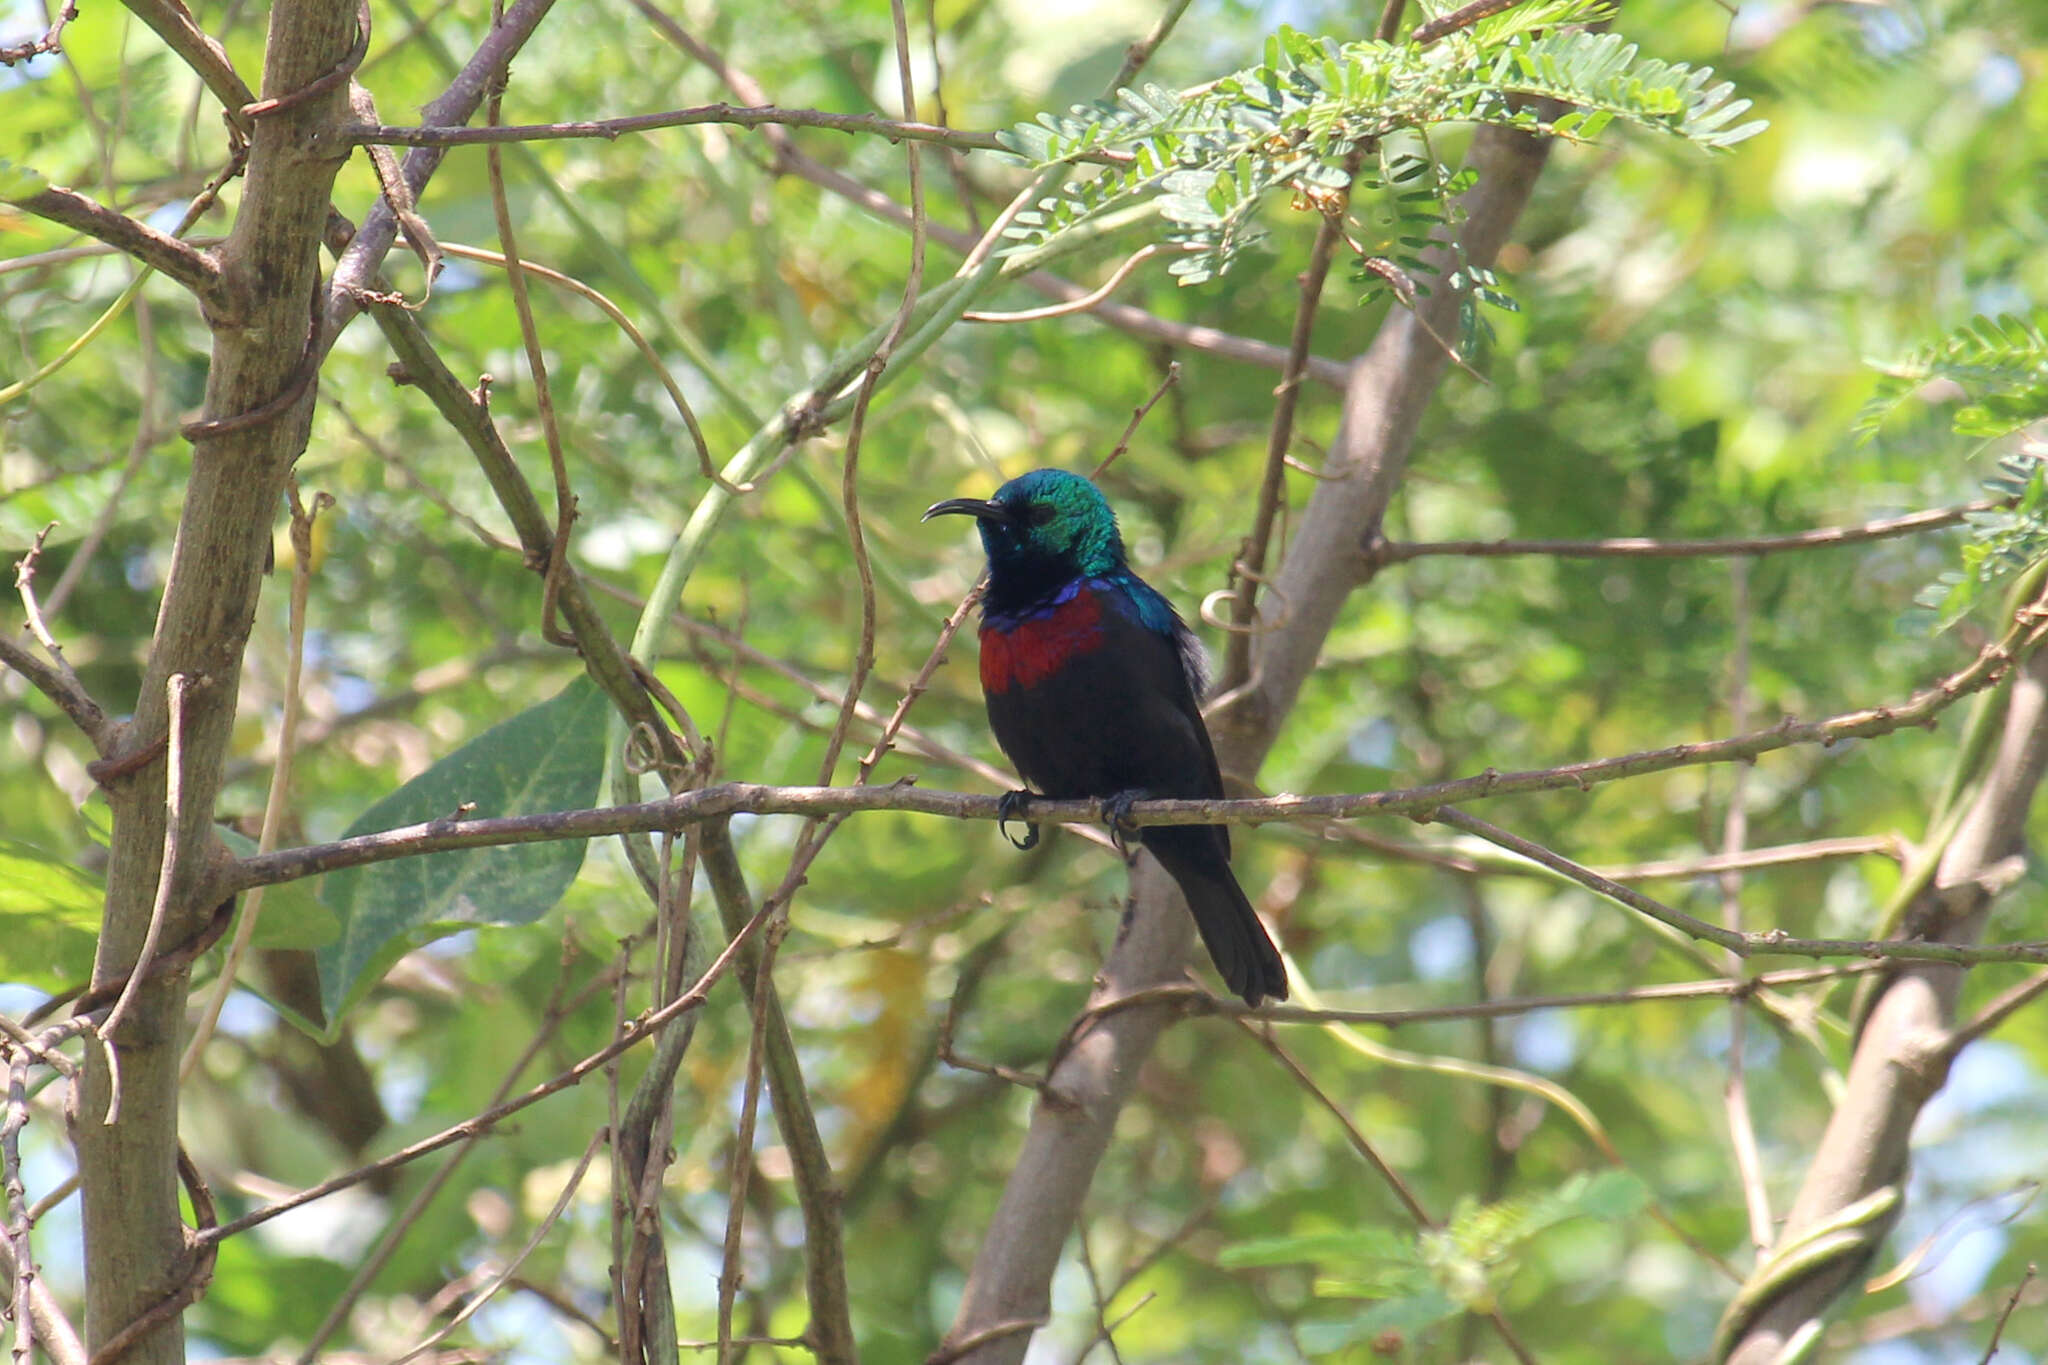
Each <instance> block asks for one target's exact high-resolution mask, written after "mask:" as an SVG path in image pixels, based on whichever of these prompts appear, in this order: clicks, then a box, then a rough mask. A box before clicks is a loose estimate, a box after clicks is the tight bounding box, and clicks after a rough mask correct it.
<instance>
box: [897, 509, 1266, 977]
mask: <svg viewBox="0 0 2048 1365" xmlns="http://www.w3.org/2000/svg"><path fill="white" fill-rule="evenodd" d="M949 512H957V513H961V514H964V515H966V516H971V517H973V518H974V519H975V522H976V523H977V524H978V526H979V528H980V531H981V546H982V549H983V550H984V551H986V552H987V554H988V593H987V595H986V596H985V597H984V598H983V599H982V606H981V690H982V695H983V697H984V698H985V699H986V701H987V703H988V721H989V726H990V728H992V729H993V730H994V731H995V735H996V743H998V744H1000V745H1001V746H1002V749H1003V752H1004V753H1005V754H1008V755H1009V757H1010V761H1011V762H1012V763H1014V764H1016V765H1017V772H1018V773H1019V774H1020V775H1021V776H1022V777H1023V779H1024V781H1025V782H1026V783H1027V784H1029V786H1031V787H1035V788H1037V790H1038V792H1039V793H1040V794H1042V795H1044V796H1048V797H1053V798H1056V799H1066V800H1070V799H1077V798H1084V797H1096V798H1100V799H1101V800H1102V803H1103V806H1102V810H1103V818H1104V819H1106V820H1108V821H1109V822H1110V825H1111V828H1113V829H1116V828H1119V827H1120V826H1121V825H1122V824H1123V822H1124V820H1125V819H1127V818H1128V814H1129V809H1130V803H1131V802H1133V801H1136V800H1140V799H1143V798H1146V797H1194V798H1206V797H1220V796H1222V795H1223V775H1222V773H1221V772H1220V771H1218V769H1217V767H1216V750H1215V747H1214V746H1213V745H1212V744H1211V743H1210V741H1209V730H1208V727H1207V726H1205V725H1204V724H1203V723H1202V713H1201V709H1200V707H1199V706H1198V705H1197V699H1198V698H1199V697H1200V696H1201V694H1202V689H1203V686H1204V679H1203V673H1204V671H1205V670H1204V667H1203V658H1202V646H1201V644H1200V642H1198V641H1197V640H1196V639H1195V636H1194V633H1193V632H1192V631H1190V630H1189V629H1188V628H1187V625H1186V623H1185V622H1183V621H1182V620H1181V619H1180V616H1179V614H1178V613H1177V612H1175V611H1174V609H1173V606H1172V604H1171V603H1169V602H1168V601H1167V600H1166V599H1165V598H1164V597H1162V596H1160V595H1159V593H1158V592H1157V591H1155V590H1154V589H1153V588H1152V587H1151V585H1150V584H1148V583H1146V582H1145V581H1144V580H1143V579H1141V578H1139V577H1138V576H1137V575H1136V574H1135V573H1132V572H1131V567H1130V564H1129V563H1128V562H1127V560H1126V558H1125V555H1124V541H1123V536H1122V534H1121V533H1120V532H1119V531H1118V530H1117V524H1116V513H1114V512H1112V511H1111V510H1110V507H1109V503H1108V502H1107V501H1105V500H1104V499H1103V496H1102V493H1101V491H1100V490H1099V489H1097V488H1096V487H1095V485H1094V484H1093V483H1090V482H1089V481H1088V480H1087V479H1084V478H1082V477H1081V476H1080V475H1078V474H1069V473H1067V472H1066V471H1065V470H1060V469H1034V470H1032V471H1031V472H1030V473H1029V474H1024V475H1020V476H1019V477H1017V478H1014V479H1012V480H1010V481H1009V482H1008V483H1006V484H1004V485H1003V486H1002V487H1001V488H999V489H997V490H996V495H995V496H994V497H992V498H990V499H988V500H987V501H986V502H983V501H981V500H980V499H978V498H948V499H947V500H945V501H944V502H935V503H933V504H932V505H931V506H930V507H929V508H927V509H925V514H924V520H927V521H929V520H930V519H931V518H933V517H936V516H942V515H944V514H946V513H949ZM1031 794H1032V793H1031V792H1030V791H1017V792H1011V793H1009V794H1008V795H1007V796H1006V797H1004V807H1003V809H1004V811H1005V812H1006V813H1007V812H1008V811H1010V810H1013V809H1015V808H1016V806H1017V804H1018V803H1019V802H1021V801H1022V800H1024V799H1026V798H1028V797H1029V796H1030V795H1031ZM1138 838H1139V840H1140V842H1142V843H1143V844H1144V846H1145V847H1146V848H1148V849H1150V850H1151V852H1152V856H1153V857H1155V858H1157V859H1158V860H1159V862H1160V864H1161V865H1162V866H1164V867H1165V868H1166V870H1167V872H1169V873H1170V874H1172V876H1173V879H1174V881H1176V882H1178V883H1179V884H1180V889H1181V894H1182V895H1184V896H1185V897H1186V898H1187V903H1188V909H1189V910H1191V911H1193V912H1194V916H1195V927H1196V928H1197V929H1199V930H1201V934H1202V943H1203V944H1204V946H1206V947H1207V948H1208V950H1209V958H1210V960H1211V961H1212V962H1214V963H1215V964H1216V970H1217V972H1218V973H1219V974H1220V975H1221V976H1222V977H1223V980H1224V983H1225V984H1226V985H1228V986H1229V987H1230V989H1231V990H1232V991H1233V992H1235V993H1236V994H1238V995H1241V996H1243V997H1244V1000H1245V1003H1246V1004H1248V1005H1257V1004H1258V1003H1259V1002H1260V1001H1261V1000H1263V999H1268V998H1270V999H1275V1000H1285V999H1286V998H1287V970H1286V968H1285V967H1284V966H1283V965H1282V964H1281V961H1280V952H1279V950H1278V949H1277V948H1275V947H1274V946H1273V940H1272V939H1271V938H1268V937H1267V936H1266V930H1265V926H1264V925H1262V924H1260V923H1259V917H1258V916H1257V915H1256V914H1254V913H1253V911H1252V907H1251V902H1250V901H1248V900H1246V899H1245V894H1244V890H1243V888H1241V887H1240V886H1238V884H1237V878H1236V877H1235V876H1233V875H1232V873H1231V871H1230V832H1229V830H1227V829H1226V828H1224V827H1223V826H1222V825H1150V826H1147V827H1146V828H1144V829H1142V830H1140V831H1138ZM1025 846H1027V847H1028V841H1027V843H1026V845H1025Z"/></svg>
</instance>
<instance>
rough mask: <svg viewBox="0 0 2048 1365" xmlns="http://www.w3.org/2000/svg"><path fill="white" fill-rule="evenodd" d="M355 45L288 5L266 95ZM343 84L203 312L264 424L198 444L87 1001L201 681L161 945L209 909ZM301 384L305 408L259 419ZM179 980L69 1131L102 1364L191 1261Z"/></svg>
mask: <svg viewBox="0 0 2048 1365" xmlns="http://www.w3.org/2000/svg"><path fill="white" fill-rule="evenodd" d="M354 39H355V7H354V6H353V5H352V4H350V3H348V0H278V3H277V4H276V5H275V7H274V8H273V10H272V12H271V20H270V32H269V38H268V42H267V46H266V53H265V61H264V89H263V92H262V93H263V95H264V96H265V97H266V98H271V97H277V96H283V95H288V94H290V93H291V92H293V91H296V90H299V89H301V88H302V87H305V86H307V85H308V84H310V83H311V82H312V81H314V80H315V79H317V78H318V77H320V76H322V75H324V74H326V73H327V72H328V71H330V70H332V69H333V68H334V67H335V65H336V64H337V63H338V62H339V61H340V60H341V59H342V57H343V56H344V55H345V54H346V53H347V52H348V51H349V48H350V46H351V44H352V43H353V41H354ZM345 88H346V82H345V81H343V82H340V83H338V84H337V85H335V86H334V87H333V88H331V89H329V90H327V91H326V92H324V93H321V94H319V95H317V96H316V97H314V98H312V99H309V100H306V101H304V102H302V103H298V104H295V105H292V106H290V107H288V108H285V109H283V110H281V111H279V112H277V113H276V114H274V115H272V116H270V117H267V118H262V119H259V120H257V122H256V126H255V130H254V133H253V138H252V144H251V148H250V154H249V170H248V179H247V183H246V186H245V189H244V193H243V198H242V210H241V212H240V214H239V216H238V217H237V219H236V222H235V226H234V229H233V231H232V232H231V234H230V235H229V238H228V240H227V242H226V243H224V244H223V246H222V248H221V252H220V264H221V281H220V285H219V289H218V292H217V294H216V302H215V303H214V305H213V306H212V308H211V309H210V313H209V318H208V321H209V323H210V324H211V325H212V328H213V335H214V349H213V356H212V366H211V369H210V371H209V374H208V378H207V388H206V403H205V410H204V419H203V420H204V421H207V422H214V423H217V422H225V421H227V420H228V419H233V418H237V417H240V416H242V415H244V414H259V416H258V417H257V418H255V419H253V420H250V421H248V422H246V423H241V424H235V425H233V426H229V427H227V428H225V429H217V430H215V431H214V432H213V433H212V434H206V435H202V436H201V437H200V439H198V440H197V441H196V443H195V444H194V447H193V451H192V473H191V479H190V482H189V483H188V485H187V487H186V494H185V502H184V508H183V511H182V513H181V516H180V520H179V524H178V536H177V543H176V546H175V548H174V550H173V552H172V561H171V568H170V573H169V577H168V579H167V580H166V583H165V587H164V596H163V601H162V604H161V606H160V608H159V611H158V616H157V629H156V636H155V640H154V642H153V644H152V646H151V649H150V655H149V660H148V663H147V665H146V667H145V669H144V673H143V682H142V687H141V692H140V694H139V695H138V696H137V697H136V698H135V704H134V720H133V721H132V722H131V723H130V724H129V726H128V727H127V728H126V729H125V731H123V732H122V733H121V734H120V735H119V736H118V738H117V739H116V741H115V745H114V748H115V752H116V756H117V757H118V756H121V755H136V756H140V755H144V754H150V755H152V756H151V757H149V759H148V761H147V762H145V763H143V764H142V765H141V766H140V767H137V768H135V769H134V770H133V771H132V772H130V773H129V774H128V775H126V776H123V777H120V778H114V779H110V785H109V790H108V797H109V800H110V802H111V805H112V807H113V814H114V838H113V847H112V851H111V857H110V862H109V866H108V875H107V901H106V916H105V921H104V925H103V928H102V933H101V937H100V944H99V956H98V959H97V961H96V963H95V965H94V971H93V980H94V984H95V985H104V984H107V983H110V982H119V981H121V980H122V979H123V978H124V977H126V976H127V975H128V973H129V972H130V970H131V968H132V967H133V966H134V965H135V963H136V960H137V958H138V956H139V954H140V952H141V950H142V946H143V942H144V939H145V936H146V935H147V933H148V930H149V924H150V919H151V910H152V905H153V903H154V901H155V893H156V886H157V876H158V865H159V862H160V860H161V858H162V855H163V850H164V831H165V825H166V823H167V821H166V807H165V793H166V773H167V764H166V761H165V757H164V754H163V752H162V749H161V747H160V746H161V745H162V744H163V742H164V741H165V739H166V738H167V735H168V727H169V708H168V701H167V696H168V693H167V685H168V683H169V680H170V679H171V678H172V677H173V676H174V675H180V674H182V675H184V676H185V677H186V678H187V679H189V680H190V682H191V691H190V693H189V699H188V703H187V705H186V707H185V724H184V727H183V731H182V735H181V739H182V747H183V751H184V762H183V765H182V772H181V773H180V775H179V776H180V784H181V788H182V795H183V818H182V820H181V824H180V829H179V840H178V842H179V845H180V848H181V853H180V857H179V864H180V866H179V869H178V877H177V880H176V882H175V883H174V886H173V891H172V895H171V896H170V898H169V900H168V902H167V904H166V913H165V916H164V922H163V925H162V927H161V931H160V942H161V943H163V944H166V945H172V944H176V943H179V942H180V941H182V940H184V939H186V938H188V937H189V936H190V935H191V934H192V933H193V932H195V931H196V930H197V929H198V928H199V926H201V925H202V924H203V923H204V922H205V921H206V919H207V917H208V916H209V914H210V912H211V910H212V908H213V907H211V906H209V905H205V904H203V903H201V898H200V897H198V896H197V895H195V889H196V887H197V884H198V883H199V882H200V881H201V873H202V872H203V870H204V867H205V864H206V862H207V860H208V857H209V853H210V850H211V843H212V834H211V821H212V813H213V802H214V797H215V795H216V793H217V792H218V790H219V787H220V775H221V767H222V761H223V758H224V755H225V753H226V750H227V744H228V739H229V735H230V731H231V729H232V726H233V723H234V714H235V698H236V690H237V685H238V683H239V680H240V677H241V667H242V652H243V649H244V647H245V645H246V644H247V641H248V636H249V629H250V625H251V623H252V622H253V620H254V617H255V611H256V601H257V595H258V591H259V587H260V584H261V581H262V566H263V557H264V551H265V549H266V547H267V546H268V545H269V544H270V528H271V525H272V521H273V519H274V518H275V516H276V514H277V510H278V507H279V502H280V497H281V494H282V492H283V489H284V479H285V474H286V472H287V471H288V470H289V469H290V468H291V463H292V461H293V459H294V458H296V456H297V455H298V453H299V451H300V450H302V449H303V448H304V446H305V442H306V435H307V431H308V428H309V424H310V421H311V413H312V386H311V385H310V384H303V385H300V384H299V383H298V381H299V379H300V378H301V370H300V366H301V363H302V359H303V357H304V355H305V352H306V340H307V335H308V328H309V325H310V322H311V320H312V318H313V317H314V314H313V311H312V306H313V300H314V298H315V290H316V287H317V285H318V280H319V270H318V266H319V259H318V251H319V246H320V240H321V228H322V225H323V224H324V223H325V222H326V218H327V204H328V195H329V192H330V189H331V186H332V184H333V180H334V175H335V172H336V171H337V170H338V169H339V167H340V161H339V160H338V159H336V157H335V156H334V155H332V154H329V155H326V156H316V155H313V154H311V153H309V152H308V150H307V148H308V145H309V139H310V135H311V134H312V133H313V132H314V131H315V130H317V129H319V128H322V127H325V126H327V125H329V124H331V123H333V122H335V121H337V120H338V119H339V118H340V117H341V116H342V115H343V114H344V113H345V110H346V105H345V95H344V91H345ZM295 386H297V387H300V388H302V390H303V391H302V393H301V394H300V396H299V397H298V398H297V400H296V401H293V402H289V403H287V404H284V405H282V407H281V409H280V410H277V411H275V412H270V413H266V411H265V410H266V405H275V404H276V402H277V400H278V399H279V398H280V397H281V396H282V395H285V394H287V393H288V392H290V391H291V390H292V389H293V388H294V387H295ZM186 987H187V978H186V975H185V973H184V972H182V971H180V972H175V973H168V974H165V975H162V976H158V977H154V978H151V979H148V980H146V981H145V982H144V984H143V985H142V986H141V988H140V990H139V991H138V993H137V994H136V996H135V998H134V1001H133V1004H132V1006H131V1007H130V1009H129V1011H128V1013H127V1014H126V1016H125V1017H124V1019H123V1021H122V1023H121V1026H120V1029H119V1036H118V1037H117V1038H116V1039H114V1040H113V1046H114V1047H115V1049H116V1050H117V1052H118V1055H119V1063H120V1108H119V1118H118V1121H116V1122H114V1123H111V1124H109V1123H106V1122H105V1121H104V1118H105V1116H106V1114H107V1112H108V1108H109V1103H110V1101H111V1100H112V1099H113V1077H112V1075H111V1073H110V1071H109V1068H108V1066H107V1064H106V1061H105V1059H104V1055H103V1053H102V1052H101V1051H100V1050H98V1049H88V1051H87V1054H86V1060H87V1066H86V1074H85V1082H84V1085H83V1087H82V1090H81V1095H80V1110H79V1112H78V1113H77V1114H76V1115H74V1119H73V1122H74V1129H75V1134H76V1139H77V1144H78V1156H79V1169H80V1172H81V1175H82V1190H83V1199H84V1221H85V1257H86V1271H85V1284H86V1324H85V1326H86V1339H87V1341H88V1343H89V1344H90V1345H91V1346H93V1347H94V1348H97V1347H98V1346H100V1345H101V1344H103V1343H105V1342H106V1341H108V1340H109V1339H110V1338H112V1337H113V1336H114V1335H115V1334H117V1333H118V1332H120V1331H121V1330H122V1329H123V1328H124V1327H126V1326H128V1325H129V1324H130V1323H131V1322H134V1321H136V1320H137V1319H138V1318H139V1317H141V1316H142V1315H143V1314H145V1313H147V1312H148V1311H149V1310H151V1309H152V1308H153V1307H155V1306H157V1305H158V1304H160V1303H162V1302H163V1301H164V1300H165V1299H166V1297H167V1296H170V1295H173V1294H175V1293H176V1292H177V1290H178V1288H179V1286H180V1285H181V1284H182V1283H183V1281H184V1278H185V1276H186V1273H187V1266H188V1263H189V1258H188V1255H187V1250H186V1243H185V1233H184V1228H183V1225H182V1223H181V1221H180V1218H179V1209H178V1187H177V1174H176V1171H177V1158H178V1130H177V1099H178V1080H177V1073H178V1048H179V1043H180V1038H179V1033H180V1026H181V1023H182V1018H183V1012H184V1006H185V999H186ZM183 1358H184V1341H183V1335H182V1333H181V1332H180V1330H179V1328H178V1326H177V1322H176V1318H175V1316H170V1317H167V1319H166V1320H165V1321H164V1323H163V1324H162V1325H161V1326H159V1327H157V1328H155V1329H154V1330H152V1331H151V1332H149V1333H148V1335H146V1336H145V1337H143V1338H142V1339H141V1340H140V1341H138V1342H137V1343H136V1344H135V1345H134V1347H133V1349H132V1350H131V1351H130V1353H129V1354H128V1355H127V1356H126V1360H127V1361H128V1362H131V1363H132V1365H173V1363H174V1362H178V1361H181V1360H182V1359H183Z"/></svg>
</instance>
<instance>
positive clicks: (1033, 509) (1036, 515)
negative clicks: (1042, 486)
mask: <svg viewBox="0 0 2048 1365" xmlns="http://www.w3.org/2000/svg"><path fill="white" fill-rule="evenodd" d="M1052 518H1053V509H1052V505H1051V504H1050V503H1043V502H1037V503H1033V504H1032V505H1031V506H1030V508H1028V509H1027V510H1026V511H1025V513H1024V520H1025V521H1026V522H1027V523H1029V524H1030V525H1033V526H1043V525H1045V524H1046V523H1047V522H1049V521H1051V520H1052Z"/></svg>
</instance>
